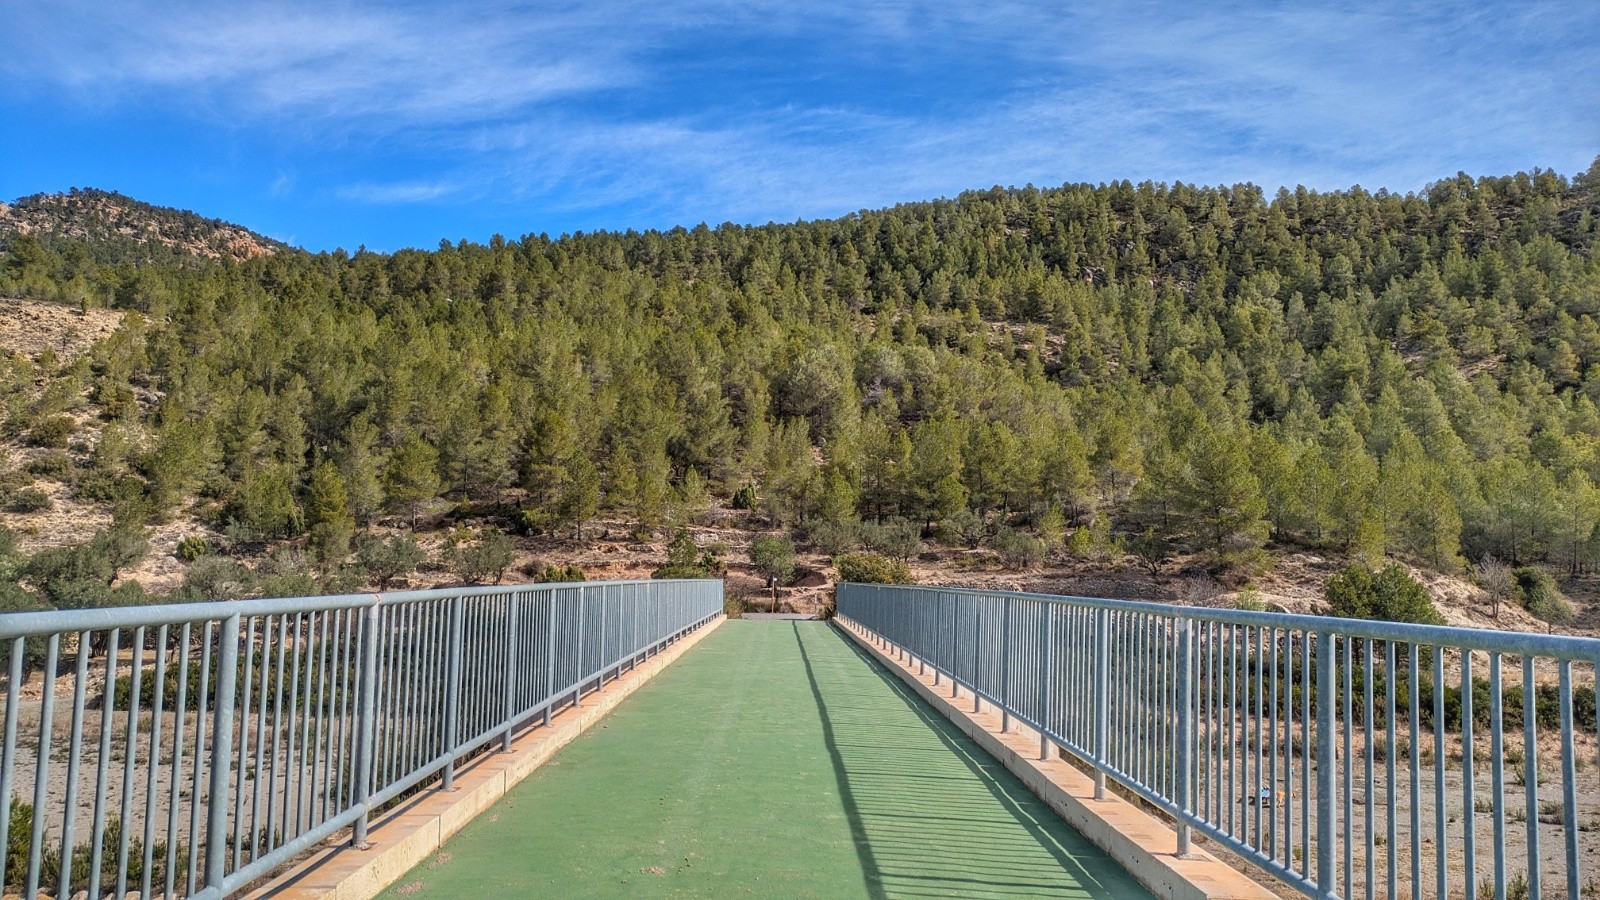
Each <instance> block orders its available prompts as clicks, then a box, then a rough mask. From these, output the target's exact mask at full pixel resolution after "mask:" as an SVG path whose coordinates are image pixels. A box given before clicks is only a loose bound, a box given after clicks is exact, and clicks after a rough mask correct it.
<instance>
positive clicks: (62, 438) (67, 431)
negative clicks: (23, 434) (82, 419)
mask: <svg viewBox="0 0 1600 900" xmlns="http://www.w3.org/2000/svg"><path fill="white" fill-rule="evenodd" d="M77 430H78V423H76V422H74V421H72V417H71V416H49V417H46V418H44V419H41V420H40V421H38V422H35V423H34V425H33V427H32V428H29V429H28V443H30V444H32V445H33V446H35V447H49V448H52V449H56V450H61V449H65V448H66V446H67V442H68V441H70V440H71V439H72V433H73V432H74V431H77Z"/></svg>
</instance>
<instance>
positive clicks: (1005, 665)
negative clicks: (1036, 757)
mask: <svg viewBox="0 0 1600 900" xmlns="http://www.w3.org/2000/svg"><path fill="white" fill-rule="evenodd" d="M1002 602H1003V603H1005V605H1006V611H1005V615H1004V616H1002V617H1001V619H1000V733H1001V734H1006V733H1007V732H1009V731H1011V606H1012V600H1011V598H1010V597H1007V598H1006V599H1005V600H1003V601H1002Z"/></svg>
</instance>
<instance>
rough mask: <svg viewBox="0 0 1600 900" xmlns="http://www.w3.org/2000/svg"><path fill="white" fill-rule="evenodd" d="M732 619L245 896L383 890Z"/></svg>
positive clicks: (340, 895) (279, 898)
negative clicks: (359, 838) (365, 843)
mask: <svg viewBox="0 0 1600 900" xmlns="http://www.w3.org/2000/svg"><path fill="white" fill-rule="evenodd" d="M725 621H727V619H726V617H725V616H718V617H716V618H715V619H713V620H711V621H710V622H709V623H707V624H706V625H705V626H704V627H701V628H699V629H697V630H696V631H693V632H691V633H690V634H688V635H686V636H685V637H684V638H683V639H682V640H680V641H678V642H677V643H675V644H672V645H670V646H668V647H667V648H665V649H664V650H662V651H661V653H660V654H659V655H657V656H653V657H651V658H650V659H649V660H648V661H646V662H644V663H641V664H640V665H639V667H638V668H636V669H632V670H630V671H628V672H627V673H626V674H624V675H623V676H622V677H621V678H618V679H616V680H615V681H612V682H609V683H608V684H607V685H606V686H605V688H603V689H602V690H600V691H599V692H597V693H593V694H585V695H584V697H583V706H581V707H578V708H572V707H568V708H566V709H564V710H562V711H561V712H560V713H558V714H556V716H555V717H554V718H553V719H552V720H551V722H550V726H549V727H548V728H545V727H539V728H533V729H531V730H529V731H526V732H524V733H523V735H522V736H521V737H520V738H518V739H516V740H515V741H513V742H512V744H511V751H510V752H509V753H495V752H488V753H484V754H482V755H481V756H479V757H477V758H476V759H474V760H473V761H472V762H470V763H467V764H466V765H464V766H462V767H460V768H458V769H457V770H456V790H454V791H453V792H451V793H448V794H447V793H444V792H442V791H439V790H428V791H425V792H423V793H420V794H418V795H416V796H415V797H413V798H411V799H410V800H408V801H406V802H405V803H403V804H401V805H400V806H398V807H396V808H395V809H392V810H389V811H388V812H386V813H384V815H383V817H382V818H380V819H377V820H376V821H374V822H373V824H372V829H371V831H370V832H368V837H369V840H370V841H371V842H372V847H371V848H370V849H367V850H356V849H354V848H352V847H350V846H349V840H350V839H349V836H348V834H342V835H340V836H339V837H338V838H334V839H330V840H338V841H340V843H339V845H337V846H333V847H328V848H326V849H323V850H319V851H317V853H316V854H315V855H314V856H311V857H309V858H307V859H305V860H302V861H301V862H299V863H296V864H294V867H293V868H291V869H289V870H288V871H286V872H284V873H283V874H281V875H278V876H276V877H274V878H273V879H272V880H271V881H270V882H267V883H266V884H264V885H262V886H260V887H258V888H255V889H253V890H251V891H249V892H247V893H246V894H245V896H247V897H251V898H267V897H271V898H275V900H309V898H313V897H316V898H329V900H368V898H371V897H375V896H377V895H378V893H379V892H380V891H382V890H383V889H384V888H387V887H389V886H390V885H392V884H394V883H395V882H396V881H399V880H400V879H401V878H403V877H404V876H405V874H406V873H407V872H409V871H411V869H412V868H413V867H415V866H416V865H418V864H419V863H421V862H422V861H423V860H425V859H427V858H428V856H429V855H431V854H432V853H433V852H434V851H436V850H438V849H439V848H440V847H441V846H443V845H444V842H445V841H447V840H449V839H450V837H451V835H453V834H455V833H456V832H457V831H460V830H461V828H462V827H463V826H465V825H466V824H467V823H468V822H470V821H472V819H473V818H474V817H476V816H477V815H478V814H479V813H482V812H483V811H484V810H486V809H488V808H489V807H490V806H492V805H493V804H494V802H495V801H496V800H499V799H500V798H501V797H502V796H504V795H505V794H506V792H507V791H509V790H511V788H513V787H515V786H516V785H517V783H518V782H520V781H522V779H524V778H527V777H528V776H529V775H531V774H533V772H534V770H535V769H537V768H539V766H540V765H542V764H544V763H545V762H546V761H547V760H549V759H550V757H552V756H554V755H555V754H556V751H558V750H560V749H561V748H562V747H565V746H566V745H567V744H570V743H572V741H573V740H574V739H576V738H577V737H578V736H579V735H581V734H583V733H584V732H585V731H587V730H589V728H590V727H592V726H593V725H594V724H595V723H597V722H599V721H600V720H601V719H602V718H604V716H605V715H606V713H608V712H610V711H611V710H613V709H615V708H616V706H617V704H619V703H621V702H622V701H623V700H625V699H627V697H628V695H630V694H632V693H633V692H634V691H636V690H638V689H639V688H640V687H641V686H642V685H643V684H644V683H645V682H647V681H649V680H650V679H651V678H653V677H654V676H655V675H656V674H657V673H659V672H660V671H661V670H662V669H664V668H666V667H667V666H669V665H671V664H672V663H673V662H675V661H676V660H677V659H678V658H679V657H681V656H683V654H685V653H687V652H688V651H689V650H690V649H691V648H693V647H694V646H695V645H696V644H698V643H700V641H702V640H704V639H705V637H706V635H708V634H710V633H711V632H713V631H715V630H717V627H718V626H719V625H721V624H722V623H723V622H725Z"/></svg>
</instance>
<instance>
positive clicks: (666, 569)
mask: <svg viewBox="0 0 1600 900" xmlns="http://www.w3.org/2000/svg"><path fill="white" fill-rule="evenodd" d="M707 559H709V560H714V559H715V557H713V556H711V554H709V553H708V554H706V556H705V558H704V559H702V558H701V556H700V546H699V545H698V544H696V543H695V542H694V535H692V534H690V533H689V529H687V528H679V529H678V530H677V531H676V532H675V533H674V534H673V535H672V540H671V541H669V542H668V543H667V561H666V563H665V564H664V565H662V566H661V567H660V568H658V569H656V570H655V571H654V572H651V573H650V577H651V578H711V577H713V575H712V570H711V568H710V567H708V566H704V565H701V563H702V562H704V561H705V560H707Z"/></svg>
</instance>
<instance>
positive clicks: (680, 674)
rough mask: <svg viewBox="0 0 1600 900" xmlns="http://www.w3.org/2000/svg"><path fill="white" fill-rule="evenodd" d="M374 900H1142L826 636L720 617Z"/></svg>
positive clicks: (922, 709) (814, 627)
mask: <svg viewBox="0 0 1600 900" xmlns="http://www.w3.org/2000/svg"><path fill="white" fill-rule="evenodd" d="M386 896H390V897H395V896H401V897H412V898H419V897H420V898H430V897H469V898H490V897H552V898H565V897H827V898H848V897H885V898H887V897H1116V898H1141V897H1148V896H1149V894H1147V893H1145V891H1143V890H1142V889H1141V888H1139V887H1138V886H1137V884H1135V883H1134V881H1133V880H1132V879H1131V878H1130V877H1129V876H1128V875H1127V874H1126V873H1124V872H1123V871H1122V870H1121V869H1119V868H1118V867H1117V866H1116V864H1114V863H1112V862H1111V861H1110V860H1109V859H1108V858H1107V857H1106V856H1105V855H1104V854H1102V853H1101V852H1100V851H1099V850H1097V849H1096V848H1095V847H1094V846H1093V845H1091V844H1090V843H1089V842H1088V841H1087V840H1085V839H1084V838H1082V837H1081V836H1079V835H1078V834H1077V832H1075V831H1073V830H1072V829H1071V828H1069V827H1068V826H1066V825H1065V824H1063V823H1062V822H1061V820H1060V819H1058V818H1057V817H1056V816H1055V815H1054V814H1053V813H1052V812H1051V811H1050V809H1049V808H1048V807H1046V806H1045V805H1044V804H1043V802H1041V801H1039V800H1038V799H1037V798H1036V797H1034V796H1033V794H1031V793H1029V792H1028V790H1027V789H1026V788H1024V787H1023V786H1022V784H1021V783H1020V782H1019V781H1017V780H1016V779H1015V778H1014V777H1013V776H1012V775H1011V774H1010V773H1009V772H1007V771H1006V770H1005V769H1004V768H1003V767H1002V766H1001V765H1000V764H999V763H997V762H995V761H994V760H993V759H992V758H991V757H989V756H988V755H987V754H985V753H984V752H983V751H982V750H981V749H980V748H978V747H977V745H975V744H973V743H972V742H971V741H970V740H969V739H968V738H967V737H966V736H965V735H962V734H961V733H960V732H959V731H957V730H956V729H955V728H954V727H953V726H952V725H950V724H949V723H948V722H947V721H946V720H945V719H943V718H942V717H940V716H939V715H938V714H937V713H935V712H934V711H933V710H931V709H930V708H928V707H927V706H926V705H925V704H923V703H922V701H920V700H919V699H917V698H916V697H915V696H914V695H912V694H911V693H910V691H909V689H908V688H906V687H905V686H904V685H902V684H901V683H900V682H899V681H896V680H893V679H892V678H891V677H890V676H889V675H887V674H886V673H885V672H883V670H882V669H880V668H879V667H878V666H877V665H876V664H875V663H873V662H872V661H871V660H869V659H868V658H867V657H865V656H864V655H862V654H861V652H860V651H859V650H857V649H856V648H855V647H854V646H853V645H851V644H850V643H848V641H847V640H846V639H845V638H844V637H843V636H841V635H840V634H838V633H837V632H835V631H834V630H833V629H832V628H831V627H830V626H828V625H825V624H822V623H819V622H742V621H737V620H736V621H731V622H728V623H727V624H725V625H723V626H722V627H721V628H720V629H718V630H717V632H715V633H714V634H712V635H710V636H709V637H708V638H706V640H705V641H703V642H702V643H701V644H700V646H698V647H696V648H695V649H694V650H691V651H690V652H689V653H688V654H687V655H685V656H684V657H683V659H681V660H679V661H678V662H677V663H676V664H674V665H672V666H671V667H669V668H668V669H666V670H665V671H663V672H662V673H661V674H660V675H658V676H656V678H655V679H654V680H652V681H651V682H650V683H649V684H647V685H645V686H644V687H642V688H641V689H640V690H639V691H638V692H637V693H636V694H634V696H632V697H631V698H629V699H628V700H627V701H626V702H624V703H623V704H622V705H620V706H619V707H618V708H617V709H616V710H615V711H614V712H612V714H611V715H609V716H608V717H606V718H605V719H604V720H603V721H602V722H601V723H600V725H599V726H597V727H595V728H594V729H592V730H590V731H589V732H588V733H587V734H586V735H584V736H583V737H580V738H578V739H577V740H576V741H574V742H573V743H572V744H571V745H570V746H568V747H567V748H566V749H565V750H563V751H561V753H560V754H558V755H557V756H556V757H555V758H554V759H553V760H551V761H550V763H548V764H546V765H545V766H544V767H543V768H541V769H540V770H539V771H538V772H536V773H535V774H534V775H533V776H531V777H530V778H528V779H527V780H526V781H524V782H523V783H522V784H521V785H519V786H518V787H517V788H515V789H514V790H513V791H512V792H511V793H510V794H508V795H507V796H506V797H505V798H504V799H503V800H501V801H500V803H499V804H497V805H496V806H495V807H494V808H492V809H491V810H490V811H489V812H487V813H485V814H484V815H482V816H480V817H479V818H478V819H477V820H476V821H474V822H473V823H472V824H470V825H468V826H467V827H466V828H465V829H464V830H462V832H461V833H460V834H458V835H457V836H456V837H455V838H454V839H453V840H451V841H450V843H449V844H448V845H446V847H445V848H444V850H442V851H441V852H439V853H438V854H436V855H435V856H434V857H433V858H432V859H430V860H429V861H428V862H427V863H426V864H424V865H422V866H419V867H417V868H416V869H414V870H413V871H412V872H411V873H410V874H408V875H407V876H406V877H405V878H403V879H401V880H400V881H399V882H398V883H397V884H396V886H395V887H394V888H393V889H391V891H390V892H389V894H387V895H386Z"/></svg>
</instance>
